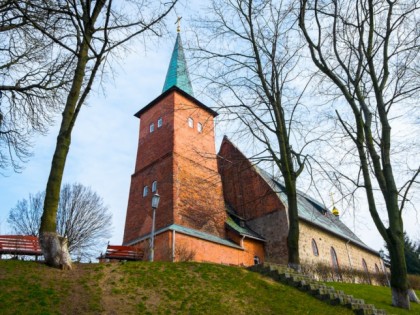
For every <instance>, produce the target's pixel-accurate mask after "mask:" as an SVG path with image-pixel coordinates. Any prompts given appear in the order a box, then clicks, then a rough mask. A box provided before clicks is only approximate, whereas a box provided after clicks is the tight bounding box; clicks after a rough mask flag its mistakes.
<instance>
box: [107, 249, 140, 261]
mask: <svg viewBox="0 0 420 315" xmlns="http://www.w3.org/2000/svg"><path fill="white" fill-rule="evenodd" d="M143 256H144V251H143V250H141V249H139V248H135V247H133V246H122V245H108V247H107V249H106V253H105V257H104V258H107V259H116V260H142V259H143Z"/></svg>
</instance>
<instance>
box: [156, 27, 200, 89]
mask: <svg viewBox="0 0 420 315" xmlns="http://www.w3.org/2000/svg"><path fill="white" fill-rule="evenodd" d="M173 86H176V87H178V88H180V89H181V90H183V91H184V92H186V93H188V94H189V95H191V96H194V93H193V89H192V85H191V81H190V77H189V74H188V69H187V62H186V61H185V55H184V49H183V48H182V42H181V36H180V35H179V33H178V35H177V37H176V42H175V47H174V50H173V52H172V57H171V62H170V63H169V68H168V72H167V73H166V79H165V84H164V85H163V90H162V93H163V92H165V91H167V90H169V89H170V88H171V87H173Z"/></svg>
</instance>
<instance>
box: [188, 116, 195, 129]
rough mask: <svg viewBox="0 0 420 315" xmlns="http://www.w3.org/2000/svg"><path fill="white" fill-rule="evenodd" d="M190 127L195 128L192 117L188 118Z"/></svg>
mask: <svg viewBox="0 0 420 315" xmlns="http://www.w3.org/2000/svg"><path fill="white" fill-rule="evenodd" d="M188 127H190V128H194V119H192V118H191V117H188Z"/></svg>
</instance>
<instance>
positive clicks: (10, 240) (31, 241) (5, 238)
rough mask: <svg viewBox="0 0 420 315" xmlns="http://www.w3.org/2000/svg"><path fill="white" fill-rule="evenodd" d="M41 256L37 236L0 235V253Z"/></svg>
mask: <svg viewBox="0 0 420 315" xmlns="http://www.w3.org/2000/svg"><path fill="white" fill-rule="evenodd" d="M2 254H11V255H33V256H41V255H42V250H41V246H40V245H39V241H38V238H37V237H36V236H31V235H0V255H2Z"/></svg>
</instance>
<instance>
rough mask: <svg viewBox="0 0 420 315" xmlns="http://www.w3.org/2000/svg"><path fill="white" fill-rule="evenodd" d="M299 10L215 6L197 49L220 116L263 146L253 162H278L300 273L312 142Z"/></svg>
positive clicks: (228, 3)
mask: <svg viewBox="0 0 420 315" xmlns="http://www.w3.org/2000/svg"><path fill="white" fill-rule="evenodd" d="M294 10H295V8H294V6H293V1H278V2H275V1H252V0H237V1H236V0H235V1H233V0H215V1H212V7H211V8H210V10H209V13H210V14H211V15H209V16H213V18H208V17H206V18H205V19H202V20H201V21H199V25H200V26H201V28H202V29H203V33H204V34H200V35H198V36H197V37H198V40H197V48H194V49H193V51H195V53H196V55H197V56H196V57H197V58H198V60H199V61H200V65H201V67H202V68H204V70H203V71H201V72H202V73H204V74H203V79H204V80H206V83H208V85H207V88H208V91H209V94H210V95H212V96H213V97H214V99H215V101H216V102H217V103H218V104H219V105H220V107H221V108H220V111H221V112H223V113H225V114H227V116H228V117H233V118H236V119H238V120H239V121H241V123H242V124H243V125H245V126H246V130H247V132H248V133H250V134H251V135H252V137H253V139H255V140H256V141H257V142H258V143H259V144H261V145H262V147H263V149H262V152H261V151H260V153H259V154H258V155H257V156H256V157H254V158H255V159H257V160H259V161H261V160H270V161H274V163H275V164H276V165H277V167H278V169H279V170H280V172H281V175H282V176H283V178H284V183H285V188H286V195H287V199H288V219H289V231H288V237H287V247H288V262H289V265H290V266H292V267H294V268H299V265H300V259H299V220H298V207H297V194H296V181H297V178H298V176H299V175H300V174H301V173H302V171H303V169H304V165H305V161H306V159H307V157H306V156H305V155H304V154H303V153H302V152H303V151H302V150H303V148H304V145H302V143H305V140H304V138H305V137H306V141H307V142H306V143H309V142H310V141H309V140H308V139H309V135H308V133H307V132H305V130H304V128H302V126H304V125H305V122H304V120H305V116H306V117H308V116H309V115H308V114H309V113H308V111H307V109H306V107H305V106H303V105H302V103H301V97H302V92H303V91H304V90H305V86H306V84H307V80H305V79H304V77H303V76H302V73H301V72H300V71H299V69H298V64H299V62H300V58H299V50H300V48H301V45H300V44H299V41H298V40H297V39H299V34H298V32H297V31H296V30H294V29H293V26H294V23H295V22H296V19H295V17H294V16H293V14H292V12H293V11H294ZM207 38H208V41H206V39H207ZM300 70H301V69H300ZM299 76H300V79H299ZM296 81H298V84H294V83H293V82H296ZM299 84H300V86H301V88H298V86H299ZM229 119H230V118H229ZM298 121H300V122H298ZM292 146H293V148H292ZM298 148H300V149H298Z"/></svg>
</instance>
